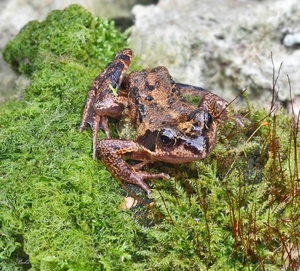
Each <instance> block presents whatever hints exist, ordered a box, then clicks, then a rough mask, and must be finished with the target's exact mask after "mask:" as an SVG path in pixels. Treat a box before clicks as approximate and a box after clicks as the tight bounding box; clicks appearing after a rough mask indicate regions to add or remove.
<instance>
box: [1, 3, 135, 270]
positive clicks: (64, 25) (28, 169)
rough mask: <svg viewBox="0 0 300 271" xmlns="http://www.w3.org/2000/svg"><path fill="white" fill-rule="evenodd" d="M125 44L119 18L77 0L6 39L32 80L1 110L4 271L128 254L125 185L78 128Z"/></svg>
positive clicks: (89, 266) (83, 266) (97, 262)
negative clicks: (95, 157)
mask: <svg viewBox="0 0 300 271" xmlns="http://www.w3.org/2000/svg"><path fill="white" fill-rule="evenodd" d="M125 44H126V42H125V40H124V37H123V36H122V35H121V34H120V33H119V32H118V31H117V30H116V29H115V27H114V25H113V23H112V22H109V21H107V20H102V19H100V18H93V17H92V15H91V14H90V13H89V12H88V11H86V10H85V9H83V8H82V7H80V6H77V5H71V6H70V7H69V8H67V9H65V10H61V11H60V10H56V11H53V12H51V13H50V14H49V15H48V17H47V18H46V20H45V21H43V22H37V21H33V22H30V23H28V24H27V25H26V26H25V27H24V28H23V29H22V30H21V31H20V33H19V34H18V35H17V36H16V37H15V38H14V39H13V40H12V41H10V42H9V43H8V44H7V45H6V47H5V49H4V52H3V56H4V59H5V60H6V61H7V62H9V63H10V64H11V66H12V68H13V69H14V70H16V71H17V72H19V73H21V74H24V75H25V76H27V77H29V79H30V85H29V86H28V87H27V88H26V90H25V93H24V99H23V100H22V101H18V102H10V103H7V104H5V105H3V106H2V108H1V117H0V127H1V133H0V141H1V150H0V159H1V165H0V170H1V179H0V182H1V192H0V198H1V204H0V208H1V211H0V226H1V230H0V233H1V234H0V237H1V239H0V269H1V268H2V270H18V269H20V270H22V269H28V268H29V267H30V266H32V270H96V269H97V268H98V267H99V266H104V265H108V266H111V267H113V266H114V267H115V268H117V266H118V263H117V262H119V264H120V263H122V266H123V265H124V261H126V259H127V258H128V257H129V256H128V255H129V254H128V253H129V252H128V251H126V252H125V247H126V250H127V249H129V251H130V250H131V248H130V246H131V242H130V241H129V242H128V240H130V239H132V238H133V233H132V229H129V230H128V231H127V230H126V223H125V225H124V221H126V220H127V218H126V215H125V214H124V213H122V212H120V211H119V209H118V206H119V205H120V200H121V199H120V196H119V195H118V194H117V193H116V192H114V189H115V188H116V187H117V188H118V187H119V185H118V183H117V182H115V181H112V180H111V177H110V174H109V173H108V172H107V171H105V170H104V168H103V167H102V166H101V165H99V163H98V162H94V161H92V159H91V141H90V136H89V133H88V132H87V133H82V134H80V133H79V132H78V128H79V124H80V118H81V117H80V116H81V114H82V110H83V106H84V103H85V102H84V101H85V99H86V95H87V91H88V89H89V85H90V84H91V81H92V80H93V78H95V77H96V75H97V74H98V73H99V71H101V70H102V69H103V68H104V67H105V66H106V64H107V63H108V61H109V60H111V59H112V58H113V56H114V55H115V53H116V52H117V51H119V50H120V49H121V48H123V47H124V46H125ZM120 223H121V224H120ZM111 224H113V225H114V227H111ZM118 224H119V225H118ZM116 229H117V231H120V232H115V230H116ZM122 235H123V236H124V237H125V239H123V238H122ZM114 236H118V237H114ZM126 243H128V245H126V246H125V245H124V244H126ZM127 246H128V247H127ZM106 250H110V252H109V253H107V252H105V251H106ZM104 255H106V256H104ZM114 257H116V258H115V259H114ZM122 259H123V260H122Z"/></svg>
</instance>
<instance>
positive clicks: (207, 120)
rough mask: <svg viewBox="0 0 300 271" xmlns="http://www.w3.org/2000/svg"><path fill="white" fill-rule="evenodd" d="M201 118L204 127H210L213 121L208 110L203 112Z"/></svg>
mask: <svg viewBox="0 0 300 271" xmlns="http://www.w3.org/2000/svg"><path fill="white" fill-rule="evenodd" d="M203 118H204V123H205V126H206V128H208V127H210V125H212V123H213V121H214V118H213V116H212V115H211V114H210V113H209V112H205V113H204V116H203Z"/></svg>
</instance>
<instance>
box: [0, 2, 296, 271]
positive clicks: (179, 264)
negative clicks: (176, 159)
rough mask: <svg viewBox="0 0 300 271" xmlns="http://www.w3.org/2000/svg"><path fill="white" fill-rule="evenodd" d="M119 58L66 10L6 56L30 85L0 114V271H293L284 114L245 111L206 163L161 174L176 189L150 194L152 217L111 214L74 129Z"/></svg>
mask: <svg viewBox="0 0 300 271" xmlns="http://www.w3.org/2000/svg"><path fill="white" fill-rule="evenodd" d="M125 46H126V42H125V41H124V38H123V36H122V35H121V34H120V33H119V32H118V31H117V30H116V29H115V28H114V26H113V24H112V23H111V22H108V21H106V20H102V19H99V18H93V17H92V16H91V14H90V13H89V12H87V11H86V10H85V9H83V8H82V7H80V6H77V5H72V6H70V7H69V8H67V9H65V10H62V11H53V12H51V13H50V14H49V16H48V17H47V19H46V20H45V21H43V22H40V23H39V22H36V21H35V22H31V23H29V24H28V25H26V26H25V27H24V29H23V30H22V31H21V32H20V33H19V34H18V35H17V36H16V37H15V38H14V39H13V40H12V41H11V42H9V43H8V44H7V46H6V47H5V49H4V52H3V55H4V58H5V59H6V61H7V62H9V63H10V64H11V66H12V68H13V69H14V70H15V71H17V72H18V73H22V74H24V75H25V76H27V77H29V79H30V84H29V86H28V87H27V88H26V90H25V93H24V97H23V99H22V100H21V101H15V102H9V103H6V104H4V105H3V106H2V108H1V111H0V129H1V130H0V187H1V189H0V269H2V270H28V269H31V270H43V271H44V270H243V269H244V270H278V269H279V268H283V267H284V268H290V269H291V270H294V269H293V268H294V267H295V266H297V260H295V255H296V256H297V255H298V256H299V253H298V254H297V251H298V252H299V247H300V246H299V228H300V219H299V218H300V208H299V207H300V206H299V205H300V203H299V202H300V201H299V175H298V168H299V166H298V160H297V159H298V156H299V147H300V143H299V130H298V129H299V128H298V123H297V122H293V121H292V119H291V118H288V117H287V116H285V115H284V114H283V113H282V112H279V113H278V114H277V115H273V116H267V115H268V112H266V111H264V110H253V109H251V108H250V107H249V109H248V111H249V112H248V113H247V119H246V120H245V127H244V128H237V127H236V125H235V124H234V122H233V121H228V122H226V123H225V124H224V125H223V127H222V128H221V129H220V131H219V135H218V141H219V142H218V144H217V146H216V148H215V150H214V151H213V152H212V153H211V155H209V156H208V157H207V158H205V159H204V160H202V161H197V162H195V163H192V164H190V165H178V166H172V165H166V166H165V167H164V168H163V170H164V171H168V172H167V173H169V174H170V175H171V176H175V177H174V178H172V179H171V180H169V181H167V182H166V181H162V180H157V181H153V182H152V183H154V184H155V189H153V198H154V199H153V201H154V203H155V206H153V205H140V206H138V207H136V208H135V209H133V210H132V211H129V212H122V211H121V210H120V204H121V201H122V198H121V192H120V191H121V190H122V189H121V186H120V185H119V183H118V182H117V181H116V180H115V179H114V178H112V177H111V175H110V174H109V172H108V171H107V170H106V169H105V168H104V167H103V166H102V164H101V163H100V162H99V161H93V160H92V159H91V148H92V142H91V131H90V129H88V130H87V131H86V132H83V133H82V134H81V133H79V132H78V128H79V125H80V120H81V115H82V110H83V106H84V103H85V99H86V95H87V91H88V89H89V86H90V84H91V82H92V80H93V79H94V78H95V76H96V75H97V74H98V73H99V71H101V70H102V69H103V68H104V66H105V65H106V64H107V63H108V62H109V61H110V60H111V59H112V58H113V56H114V55H115V53H116V52H117V51H119V50H120V49H121V48H123V47H125ZM241 114H242V113H241ZM100 136H101V133H100ZM102 136H104V134H102ZM158 170H159V171H161V170H162V169H158ZM295 268H296V267H295Z"/></svg>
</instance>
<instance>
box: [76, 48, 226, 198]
mask: <svg viewBox="0 0 300 271" xmlns="http://www.w3.org/2000/svg"><path fill="white" fill-rule="evenodd" d="M132 57H133V53H132V51H131V50H130V49H123V50H122V51H120V52H119V53H118V54H117V55H116V57H115V58H114V60H113V61H112V62H111V63H110V64H109V65H108V66H107V67H106V68H105V70H104V71H103V72H102V73H101V74H100V75H99V76H98V77H97V78H96V79H95V80H94V82H93V84H92V86H91V88H90V91H89V93H88V97H87V101H86V105H85V108H84V112H83V117H82V122H81V126H80V131H83V130H84V129H85V126H86V124H87V123H89V124H90V125H91V126H92V129H93V158H94V159H95V158H96V157H97V156H98V157H99V159H100V160H101V161H102V163H103V164H104V165H105V166H106V167H107V168H108V170H109V171H110V172H111V173H112V174H113V175H114V176H115V177H116V178H117V179H119V180H121V181H123V182H127V183H132V184H135V185H138V186H140V187H141V188H142V189H143V190H145V191H146V192H147V194H148V195H149V194H150V188H149V186H148V185H147V184H146V183H145V181H144V180H146V179H155V178H163V179H168V178H169V176H168V175H167V174H164V173H159V174H151V173H148V172H145V171H142V170H141V168H142V167H143V166H144V165H145V164H147V163H149V162H155V161H163V162H168V163H186V162H190V161H195V160H198V159H202V158H204V157H205V156H206V155H207V154H209V153H210V151H211V150H212V149H213V148H214V146H215V142H216V132H217V127H218V126H219V124H220V123H222V122H223V121H224V120H226V119H227V118H228V116H227V110H226V109H227V107H228V103H227V102H226V101H225V100H223V99H222V98H220V97H218V96H217V95H215V94H212V93H211V92H209V91H207V90H204V89H202V88H200V87H194V86H190V85H184V84H178V83H175V82H174V81H173V79H172V77H171V75H170V74H169V72H168V70H167V69H166V68H165V67H156V68H154V69H147V70H142V71H138V72H132V73H130V74H129V75H126V71H127V69H128V67H129V65H130V63H131V60H132ZM112 88H114V89H117V95H114V94H113V91H112ZM183 94H189V95H196V96H200V97H201V101H200V103H199V105H198V106H194V105H192V104H190V103H188V102H187V101H185V99H184V98H183V96H182V95H183ZM124 115H126V117H129V119H130V120H131V122H132V123H133V125H134V127H135V129H136V139H135V140H132V141H131V140H123V139H111V138H110V134H109V130H108V125H107V124H108V117H113V118H121V117H125V116H124ZM99 127H101V128H102V129H103V130H104V131H105V133H106V137H107V138H105V139H102V140H100V142H99V143H98V144H97V135H98V129H99ZM123 156H126V157H128V158H129V159H132V160H137V161H141V162H140V163H139V164H137V165H136V166H131V165H129V164H128V163H127V162H126V161H125V160H124V159H123Z"/></svg>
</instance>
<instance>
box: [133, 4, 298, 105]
mask: <svg viewBox="0 0 300 271" xmlns="http://www.w3.org/2000/svg"><path fill="white" fill-rule="evenodd" d="M132 12H133V14H134V16H135V26H134V29H133V32H132V35H131V44H132V48H133V50H134V51H135V53H136V54H137V55H139V57H140V58H139V62H140V64H141V65H142V66H143V67H154V66H158V65H164V66H166V67H167V68H168V69H169V71H170V73H171V75H173V77H174V79H175V80H176V81H180V82H183V83H188V84H193V85H198V86H202V87H204V88H207V89H209V90H212V91H213V92H215V93H217V94H219V95H221V96H222V97H224V98H226V99H228V100H231V99H233V98H234V97H235V96H236V95H237V94H238V93H239V92H240V91H241V90H243V89H245V88H247V93H248V95H249V97H250V99H251V100H252V101H253V104H255V105H257V106H260V105H269V103H270V101H271V98H272V87H273V79H272V78H273V66H272V60H271V52H272V57H273V62H274V67H275V76H276V75H277V72H278V69H279V67H280V63H281V62H283V65H282V67H281V70H280V76H279V79H278V82H277V85H276V90H277V91H278V97H279V100H281V101H285V100H287V99H289V98H290V97H289V95H290V94H289V85H288V80H287V77H286V74H288V75H289V77H290V80H291V84H292V91H293V95H299V94H300V81H299V78H300V69H299V59H300V58H299V57H300V50H290V49H288V48H286V47H285V46H283V45H282V43H281V39H282V32H281V30H282V28H283V27H292V28H293V27H295V26H296V25H297V23H298V18H299V17H300V7H299V2H298V0H286V1H284V2H283V1H280V0H277V1H274V0H273V1H241V0H240V1H233V0H217V1H210V0H201V1H198V0H187V1H179V0H160V1H159V3H158V4H157V5H156V6H155V5H151V6H146V7H143V6H135V7H134V8H133V10H132Z"/></svg>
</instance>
